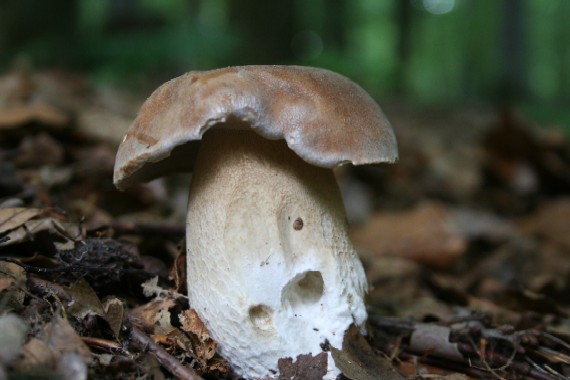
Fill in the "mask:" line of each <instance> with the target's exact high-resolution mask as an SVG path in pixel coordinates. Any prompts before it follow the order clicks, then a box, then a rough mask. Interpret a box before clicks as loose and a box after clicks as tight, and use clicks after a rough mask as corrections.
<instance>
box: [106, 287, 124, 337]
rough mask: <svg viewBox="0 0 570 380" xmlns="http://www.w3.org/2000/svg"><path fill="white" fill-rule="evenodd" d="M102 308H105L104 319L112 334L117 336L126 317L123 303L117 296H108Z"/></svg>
mask: <svg viewBox="0 0 570 380" xmlns="http://www.w3.org/2000/svg"><path fill="white" fill-rule="evenodd" d="M103 309H104V310H105V320H106V321H107V323H108V324H109V327H110V328H111V331H112V332H113V336H114V337H115V338H118V337H119V334H120V332H121V327H122V326H123V322H124V321H125V318H126V310H125V304H124V303H123V301H121V300H120V299H118V298H117V297H110V298H108V299H106V300H105V302H104V303H103Z"/></svg>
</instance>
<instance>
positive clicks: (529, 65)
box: [0, 0, 570, 128]
mask: <svg viewBox="0 0 570 380" xmlns="http://www.w3.org/2000/svg"><path fill="white" fill-rule="evenodd" d="M0 4H2V6H1V8H0V69H2V70H3V71H6V70H8V69H10V68H13V67H14V66H17V65H30V66H32V67H34V68H50V67H58V68H67V69H71V70H76V71H80V72H82V73H88V75H89V78H90V79H91V80H92V81H94V82H96V83H104V84H109V83H110V84H119V85H122V86H125V85H126V86H129V87H132V88H134V89H139V90H144V91H150V89H152V88H154V87H156V86H157V85H158V84H159V83H162V82H163V81H165V80H167V79H170V78H172V77H174V76H177V75H180V74H181V73H183V72H186V71H189V70H199V69H212V68H216V67H221V66H227V65H240V64H302V65H311V66H319V67H325V68H329V69H331V70H334V71H338V72H340V73H343V74H344V75H346V76H348V77H350V78H353V79H354V80H355V81H357V82H358V83H360V84H361V85H362V86H363V87H364V88H366V89H367V90H368V91H369V92H371V93H372V94H373V95H374V96H375V97H377V98H379V99H381V100H384V101H387V100H395V99H397V100H405V101H407V102H410V103H412V104H414V105H429V106H438V107H454V106H457V105H461V104H476V105H477V104H494V105H497V104H500V103H504V102H509V103H515V104H516V105H517V106H518V107H519V109H522V110H524V112H525V113H526V114H527V115H529V116H530V117H532V118H533V119H534V120H537V121H539V122H543V123H545V124H548V123H551V122H557V123H560V122H562V123H563V124H564V125H565V126H566V128H568V125H569V124H570V111H569V110H568V104H569V103H570V30H569V27H568V24H567V22H568V20H569V19H570V1H568V0H549V1H543V0H520V1H519V0H504V1H496V0H477V1H468V0H409V1H408V0H406V1H404V0H380V1H379V0H353V1H349V0H329V1H325V0H312V1H306V0H305V1H301V0H280V1H267V0H250V1H235V0H234V1H230V0H207V1H206V0H169V1H162V0H98V1H91V0H52V1H34V0H2V1H1V2H0Z"/></svg>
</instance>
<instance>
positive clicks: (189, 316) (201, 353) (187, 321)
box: [179, 309, 217, 361]
mask: <svg viewBox="0 0 570 380" xmlns="http://www.w3.org/2000/svg"><path fill="white" fill-rule="evenodd" d="M179 317H180V322H181V323H182V330H183V331H184V332H186V333H187V334H190V335H191V336H192V337H195V338H197V339H192V343H193V346H194V353H195V354H196V356H197V357H198V358H199V359H202V360H204V361H208V360H210V359H212V358H213V357H214V355H215V354H216V347H217V344H216V342H215V341H214V340H213V339H212V338H211V337H210V333H209V332H208V329H207V328H206V326H205V325H204V323H203V322H202V320H201V319H200V317H198V314H196V311H195V310H194V309H188V310H184V311H183V312H182V313H180V315H179Z"/></svg>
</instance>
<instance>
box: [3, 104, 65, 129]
mask: <svg viewBox="0 0 570 380" xmlns="http://www.w3.org/2000/svg"><path fill="white" fill-rule="evenodd" d="M32 121H36V122H39V123H42V124H46V125H49V126H53V127H63V126H65V125H66V124H67V123H68V122H69V116H68V115H67V114H66V113H64V112H63V111H61V110H59V109H57V108H55V107H53V106H50V105H48V104H44V103H34V104H20V105H12V106H10V107H5V108H0V128H15V127H19V126H21V125H24V124H27V123H30V122H32Z"/></svg>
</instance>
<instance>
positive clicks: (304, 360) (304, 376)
mask: <svg viewBox="0 0 570 380" xmlns="http://www.w3.org/2000/svg"><path fill="white" fill-rule="evenodd" d="M327 359H328V356H327V354H326V352H321V353H320V354H318V355H316V356H312V355H311V354H307V355H299V356H297V359H296V360H295V362H293V359H292V358H285V359H279V362H278V366H279V380H322V379H323V377H324V376H325V375H326V373H327Z"/></svg>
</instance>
